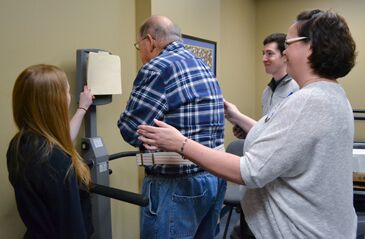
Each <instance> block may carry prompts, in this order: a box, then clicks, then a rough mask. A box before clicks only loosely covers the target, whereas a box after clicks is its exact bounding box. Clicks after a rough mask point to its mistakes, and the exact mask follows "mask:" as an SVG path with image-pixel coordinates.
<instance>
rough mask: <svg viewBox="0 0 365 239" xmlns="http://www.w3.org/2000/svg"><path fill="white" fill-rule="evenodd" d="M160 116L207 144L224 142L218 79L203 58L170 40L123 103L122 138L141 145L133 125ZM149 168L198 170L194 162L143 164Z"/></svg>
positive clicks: (178, 171) (177, 171)
mask: <svg viewBox="0 0 365 239" xmlns="http://www.w3.org/2000/svg"><path fill="white" fill-rule="evenodd" d="M153 119H159V120H163V121H164V122H166V123H167V124H170V125H172V126H173V127H175V128H177V129H178V130H179V131H180V132H181V133H182V134H183V135H185V136H186V137H188V138H189V139H192V140H194V141H196V142H199V143H201V144H203V145H205V146H208V147H210V148H214V147H217V146H219V145H221V144H223V143H224V139H223V138H224V104H223V97H222V92H221V89H220V87H219V84H218V81H217V80H216V78H215V77H214V75H213V74H212V72H211V70H210V68H209V67H208V66H207V65H206V64H205V63H204V62H203V60H202V59H200V58H197V57H195V56H194V55H193V54H192V53H190V52H189V51H187V50H185V49H184V46H183V44H182V43H180V42H173V43H171V44H169V45H168V46H167V47H166V48H165V49H164V50H163V51H162V52H161V53H160V54H159V55H158V56H157V57H155V58H153V59H152V60H151V61H149V62H148V63H146V64H145V65H143V66H142V68H141V69H140V71H139V72H138V75H137V77H136V79H135V81H134V84H133V89H132V92H131V95H130V98H129V100H128V103H127V106H126V109H125V110H124V112H123V113H122V114H121V116H120V119H119V120H118V127H119V129H120V133H121V134H122V136H123V138H124V140H125V141H127V142H128V143H129V144H131V145H133V146H136V147H140V146H141V144H142V142H141V141H140V140H138V133H137V127H138V125H140V124H148V125H153V124H154V122H153ZM146 171H147V172H153V173H160V174H185V173H194V172H199V171H202V169H201V168H199V167H198V166H196V165H188V166H187V165H154V166H146Z"/></svg>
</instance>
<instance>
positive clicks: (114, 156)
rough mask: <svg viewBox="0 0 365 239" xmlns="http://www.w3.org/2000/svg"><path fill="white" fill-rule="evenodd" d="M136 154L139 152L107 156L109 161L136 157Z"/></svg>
mask: <svg viewBox="0 0 365 239" xmlns="http://www.w3.org/2000/svg"><path fill="white" fill-rule="evenodd" d="M138 153H139V151H125V152H119V153H115V154H111V155H109V161H111V160H114V159H118V158H123V157H131V156H136V154H138Z"/></svg>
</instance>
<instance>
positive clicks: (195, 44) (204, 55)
mask: <svg viewBox="0 0 365 239" xmlns="http://www.w3.org/2000/svg"><path fill="white" fill-rule="evenodd" d="M182 40H183V43H184V45H185V49H187V50H189V51H190V52H192V53H193V54H194V55H196V56H197V57H199V58H201V59H203V60H204V61H205V63H207V65H208V66H209V67H210V68H211V69H212V72H213V74H214V75H215V76H216V74H217V43H216V42H214V41H209V40H206V39H202V38H198V37H193V36H189V35H185V34H182Z"/></svg>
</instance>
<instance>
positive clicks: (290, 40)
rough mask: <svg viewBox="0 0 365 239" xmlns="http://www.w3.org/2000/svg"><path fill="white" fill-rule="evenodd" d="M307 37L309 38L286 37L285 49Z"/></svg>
mask: <svg viewBox="0 0 365 239" xmlns="http://www.w3.org/2000/svg"><path fill="white" fill-rule="evenodd" d="M306 39H308V37H293V38H289V39H286V40H285V43H284V46H285V49H286V48H288V46H290V45H291V44H293V43H296V42H299V41H303V40H306Z"/></svg>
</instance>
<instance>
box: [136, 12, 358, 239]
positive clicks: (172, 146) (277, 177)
mask: <svg viewBox="0 0 365 239" xmlns="http://www.w3.org/2000/svg"><path fill="white" fill-rule="evenodd" d="M355 48H356V47H355V42H354V40H353V38H352V36H351V33H350V31H349V28H348V26H347V24H346V21H345V20H344V19H343V18H342V17H341V16H339V15H338V14H336V13H333V12H330V11H321V10H312V11H305V12H302V13H300V14H299V15H298V17H297V21H296V22H295V23H294V24H293V25H292V26H290V27H289V30H288V34H287V39H286V50H285V51H284V54H285V55H286V57H287V60H288V63H287V64H288V66H287V70H288V74H290V75H291V76H292V77H293V78H294V79H295V80H296V81H297V83H298V85H299V87H300V90H299V91H297V92H295V93H294V94H292V95H290V96H289V97H287V98H286V99H285V100H284V101H283V102H282V103H280V104H279V105H277V106H276V107H275V108H274V109H273V110H272V111H271V112H270V113H269V114H268V115H266V116H264V117H263V118H262V119H260V120H259V121H258V122H257V123H256V124H255V126H254V127H253V128H252V129H251V130H250V131H249V133H248V135H247V138H246V141H245V146H244V147H245V148H244V152H245V154H244V156H242V157H241V158H239V157H237V156H234V155H230V154H227V153H224V152H217V151H214V150H211V149H208V148H206V147H204V146H202V145H200V144H198V143H196V142H194V141H192V140H189V139H186V138H185V137H184V136H182V135H181V134H180V133H179V132H178V131H177V130H176V129H174V128H172V127H171V126H169V125H167V124H165V123H164V122H161V121H156V125H157V126H159V127H152V126H140V128H139V133H140V134H141V137H140V139H141V140H142V141H144V143H145V144H146V146H147V147H150V148H152V147H156V146H157V147H158V148H160V149H164V150H169V151H176V152H179V153H181V154H182V155H184V156H185V157H186V158H188V159H189V160H191V161H193V162H194V163H197V164H199V165H200V166H202V167H203V168H205V169H206V170H208V171H210V172H212V173H214V174H216V175H218V176H221V177H223V178H225V179H227V180H230V181H233V182H236V183H240V184H244V185H246V186H247V187H248V188H249V189H248V190H247V192H246V194H245V197H244V199H243V201H242V205H243V210H244V213H245V217H246V221H247V223H248V225H249V227H250V229H251V231H252V232H253V234H254V235H255V237H256V238H355V233H356V213H355V210H354V208H353V201H352V200H353V195H352V164H351V162H352V144H353V135H354V125H353V115H352V108H351V105H350V103H349V101H348V99H347V97H346V94H345V92H344V90H343V89H342V87H341V86H340V85H339V83H338V81H337V78H340V77H343V76H345V75H347V73H348V72H350V70H351V69H352V67H353V66H354V64H355V57H356V53H355ZM225 107H226V108H225V110H226V111H225V114H226V118H227V119H228V120H229V121H230V122H231V123H233V124H235V125H238V126H240V123H241V121H242V118H241V117H242V114H241V113H240V112H239V111H238V109H237V107H235V106H234V105H233V104H231V103H229V102H225ZM339 192H340V193H339Z"/></svg>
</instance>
